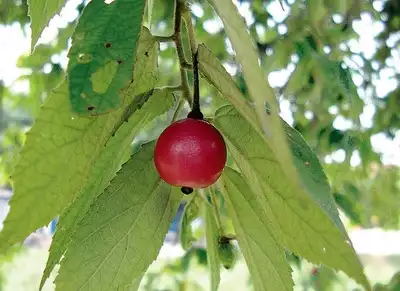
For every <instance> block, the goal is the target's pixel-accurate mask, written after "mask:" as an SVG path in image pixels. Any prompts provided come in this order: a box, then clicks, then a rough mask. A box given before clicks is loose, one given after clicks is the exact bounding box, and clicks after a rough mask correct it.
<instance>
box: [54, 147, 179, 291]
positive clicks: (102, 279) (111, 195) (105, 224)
mask: <svg viewBox="0 0 400 291" xmlns="http://www.w3.org/2000/svg"><path fill="white" fill-rule="evenodd" d="M154 144H155V143H154V142H151V143H148V144H146V145H144V146H143V147H142V149H141V150H140V151H139V152H137V153H136V154H135V155H133V156H132V158H131V159H130V160H129V161H128V162H127V163H125V164H124V165H123V166H122V169H121V170H120V171H119V172H118V174H117V176H116V177H115V178H114V179H113V180H112V181H111V184H110V186H108V187H107V188H106V190H105V191H104V192H103V193H102V194H101V195H100V196H98V197H97V198H96V200H95V201H94V203H93V204H92V205H91V207H90V210H89V211H88V212H87V213H86V215H85V216H84V218H83V219H82V221H81V222H80V223H79V225H78V228H77V232H76V233H75V235H74V237H73V238H72V241H71V243H70V245H69V246H68V251H67V253H66V255H65V258H64V259H63V260H62V261H61V268H60V271H59V275H58V277H57V279H56V288H57V289H56V290H60V291H65V290H98V291H101V290H107V291H108V290H136V289H137V287H138V286H139V283H140V280H141V278H142V276H143V274H144V273H145V271H146V270H147V268H148V267H149V265H150V264H151V263H152V261H153V260H155V259H156V257H157V255H158V252H159V250H160V248H161V246H162V244H163V242H164V238H165V234H166V233H167V231H168V228H169V226H170V223H171V222H172V220H173V218H174V215H175V213H176V210H177V209H178V206H179V203H180V200H181V198H182V194H181V193H180V189H179V188H172V187H171V186H169V185H167V184H166V183H165V182H164V181H162V180H161V178H160V177H159V175H158V173H157V171H156V169H155V167H154V161H153V152H154Z"/></svg>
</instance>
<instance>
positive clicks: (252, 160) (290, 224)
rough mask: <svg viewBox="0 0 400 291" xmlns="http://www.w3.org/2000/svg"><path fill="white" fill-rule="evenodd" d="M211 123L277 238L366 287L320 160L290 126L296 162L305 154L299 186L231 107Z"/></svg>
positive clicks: (257, 135)
mask: <svg viewBox="0 0 400 291" xmlns="http://www.w3.org/2000/svg"><path fill="white" fill-rule="evenodd" d="M214 123H215V125H216V126H217V128H219V130H220V131H221V132H222V133H223V135H224V136H225V140H226V142H227V145H228V148H229V150H230V153H231V155H232V157H233V158H234V160H235V162H236V164H237V166H238V167H239V169H240V170H241V172H242V174H243V176H244V178H245V179H246V180H247V183H248V185H249V187H250V188H251V189H252V191H253V192H254V193H257V195H258V203H259V204H260V205H261V206H262V207H263V209H264V211H265V213H266V215H268V221H269V223H270V227H271V230H272V231H273V232H274V234H275V235H276V237H277V239H278V241H279V242H280V243H281V244H282V245H283V246H285V247H286V248H288V249H289V250H290V251H293V252H295V253H297V254H299V255H300V256H302V257H303V258H305V259H307V260H309V261H310V262H312V263H315V264H320V263H323V264H326V265H328V266H330V267H332V268H335V269H339V270H342V271H344V272H345V273H347V274H348V275H349V276H350V277H352V278H354V279H355V280H356V281H357V282H359V283H360V284H363V285H364V286H365V288H366V289H367V290H370V286H369V283H368V281H367V279H366V278H365V275H364V274H363V270H362V266H361V264H360V262H359V260H358V257H357V255H356V253H355V252H354V250H353V248H352V246H351V243H350V241H349V240H348V237H347V235H346V234H345V233H344V230H343V226H342V224H341V223H340V220H339V218H337V210H335V209H333V208H332V205H331V201H332V197H331V194H330V192H329V187H328V186H327V185H324V184H325V183H326V178H325V176H324V174H323V173H321V171H322V169H321V167H320V165H319V163H317V162H315V161H313V160H310V157H311V155H312V153H311V151H310V150H307V148H304V145H302V144H301V142H300V143H299V141H298V139H296V138H293V134H294V131H293V132H292V133H291V134H290V135H289V142H290V144H291V147H292V151H293V154H294V156H295V159H294V161H295V164H296V166H297V167H299V165H300V164H301V163H302V162H301V161H302V159H303V158H304V157H305V159H304V161H305V162H304V164H303V167H302V168H299V170H300V172H301V169H303V171H305V173H304V174H302V176H301V177H302V182H303V184H302V186H301V187H300V188H299V187H296V188H295V187H294V186H293V184H291V183H288V178H287V177H286V176H285V174H284V172H283V169H282V168H281V166H280V165H279V163H278V162H277V160H276V157H275V156H274V154H273V153H272V152H271V151H270V149H269V148H268V145H267V144H265V143H264V141H263V139H262V137H261V136H260V135H259V134H258V133H257V132H256V131H255V130H254V129H253V128H252V127H251V126H250V124H248V123H247V122H246V120H244V119H243V118H242V117H241V116H240V114H239V113H238V112H237V111H236V110H234V109H233V107H232V106H224V107H222V108H220V109H219V110H218V111H217V113H216V117H215V119H214ZM238 129H240V130H238ZM291 135H292V136H291ZM304 150H305V152H303V151H304ZM307 151H309V153H308V157H307V156H306V155H305V154H307ZM315 160H316V158H315ZM308 167H309V169H308V170H307V168H308ZM307 176H308V177H307ZM326 191H328V192H326ZM334 221H335V222H336V225H335V223H334Z"/></svg>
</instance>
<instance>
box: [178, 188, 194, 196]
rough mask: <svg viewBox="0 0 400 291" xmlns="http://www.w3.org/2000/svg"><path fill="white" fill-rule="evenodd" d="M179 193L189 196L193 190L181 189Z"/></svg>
mask: <svg viewBox="0 0 400 291" xmlns="http://www.w3.org/2000/svg"><path fill="white" fill-rule="evenodd" d="M181 191H182V193H183V194H186V195H189V194H192V193H193V188H190V187H182V188H181Z"/></svg>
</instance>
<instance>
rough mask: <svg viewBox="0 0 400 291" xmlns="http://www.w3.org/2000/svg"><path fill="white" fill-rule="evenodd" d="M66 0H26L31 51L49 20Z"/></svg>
mask: <svg viewBox="0 0 400 291" xmlns="http://www.w3.org/2000/svg"><path fill="white" fill-rule="evenodd" d="M65 2H66V0H28V7H29V10H28V15H29V16H30V18H31V29H32V35H31V52H33V50H34V48H35V45H36V42H37V41H38V39H39V37H40V35H41V34H42V32H43V30H44V29H45V27H46V26H47V25H48V24H49V21H50V20H51V19H52V18H53V17H54V15H56V14H57V13H59V12H60V11H61V8H62V7H63V6H64V3H65Z"/></svg>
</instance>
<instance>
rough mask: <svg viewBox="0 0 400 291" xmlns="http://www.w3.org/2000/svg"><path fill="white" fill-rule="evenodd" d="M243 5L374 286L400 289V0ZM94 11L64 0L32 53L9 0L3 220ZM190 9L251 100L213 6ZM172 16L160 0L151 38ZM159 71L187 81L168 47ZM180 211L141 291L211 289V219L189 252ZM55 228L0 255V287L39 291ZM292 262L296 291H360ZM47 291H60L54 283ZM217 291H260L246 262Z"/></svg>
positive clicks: (3, 20)
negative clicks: (31, 132)
mask: <svg viewBox="0 0 400 291" xmlns="http://www.w3.org/2000/svg"><path fill="white" fill-rule="evenodd" d="M234 2H235V3H236V4H237V6H238V9H239V11H240V13H241V15H242V16H243V17H244V20H245V21H246V23H247V25H248V27H249V32H250V33H251V35H252V37H253V38H254V41H255V43H256V47H257V50H258V52H259V56H260V62H261V66H262V69H263V71H264V73H265V76H267V77H268V80H269V82H270V83H271V85H272V87H273V88H274V89H275V91H276V95H277V97H278V98H279V101H280V109H281V116H282V117H283V118H284V119H285V120H286V121H287V122H288V123H289V124H291V125H292V126H293V127H294V128H296V129H297V130H298V131H300V132H301V133H302V134H303V136H304V137H305V139H306V140H307V142H308V143H309V144H310V145H311V147H312V148H313V149H314V150H315V152H316V154H317V156H318V157H319V158H320V159H321V162H322V163H323V166H324V169H325V171H326V174H327V175H328V177H329V180H330V182H331V185H332V189H333V193H332V194H333V195H334V197H335V200H336V202H337V205H338V207H339V209H340V211H341V217H342V219H343V221H344V223H345V225H346V227H347V229H348V231H349V234H350V238H351V239H352V241H353V244H354V247H355V249H356V251H357V252H358V253H359V255H360V257H361V260H362V262H363V263H364V264H365V266H366V273H367V276H368V278H369V279H370V280H371V282H372V283H373V284H377V283H380V284H391V286H390V288H389V287H387V288H389V289H386V290H400V286H399V285H397V287H396V286H395V283H396V282H395V281H396V280H399V281H400V279H397V277H398V276H397V277H394V278H393V279H392V276H393V275H394V274H395V273H396V272H397V271H399V270H400V231H399V229H400V211H399V209H400V171H399V166H400V130H399V128H400V88H399V82H400V2H399V1H398V0H369V1H366V0H365V1H364V0H355V1H346V0H308V1H307V0H286V1H278V0H254V1H250V0H249V1H234ZM86 3H87V1H83V2H82V1H80V0H69V1H67V2H66V5H65V7H64V9H63V10H62V12H61V13H60V15H57V16H56V17H54V19H53V20H52V21H51V22H50V25H49V28H47V29H46V30H45V31H44V33H43V35H42V38H41V39H40V40H39V45H38V46H37V47H36V49H35V51H34V53H33V54H32V55H30V52H29V45H30V28H29V18H28V16H27V3H26V0H0V187H1V190H0V191H1V192H0V219H1V220H3V219H4V217H5V215H6V214H7V212H8V204H7V203H8V200H9V198H10V196H11V195H12V185H11V183H10V181H9V180H8V177H9V175H10V173H11V171H12V166H13V164H14V163H15V160H16V158H18V152H19V150H20V148H21V146H22V145H23V143H24V134H25V133H26V131H27V130H28V129H29V127H30V126H31V124H32V123H33V121H34V119H35V116H36V115H37V114H38V111H39V108H40V105H41V104H42V103H43V101H44V100H45V98H46V97H47V95H48V93H49V92H50V91H51V90H52V88H54V87H55V86H57V84H58V83H59V82H60V81H61V79H62V78H63V75H64V70H65V68H66V65H67V61H68V60H67V57H66V55H67V49H68V47H69V45H70V40H69V37H70V36H71V34H72V32H73V29H74V26H75V24H76V20H77V17H78V16H79V14H80V13H81V11H82V9H83V7H84V6H85V5H86ZM191 9H192V12H193V20H194V22H195V28H196V36H197V38H198V41H199V42H203V43H205V44H206V45H207V46H208V47H209V48H210V49H211V50H212V51H213V53H214V55H216V56H217V57H218V58H219V59H220V60H221V61H222V62H223V64H224V66H225V68H226V69H227V70H228V72H229V73H230V74H231V75H232V76H233V78H234V79H235V80H236V82H237V84H238V86H239V87H240V89H241V90H242V92H243V94H244V95H246V94H247V88H246V84H245V83H244V80H243V78H242V76H241V73H240V68H238V66H237V65H236V63H235V57H234V53H233V51H232V48H231V46H230V43H229V41H228V40H227V38H226V35H225V32H224V30H223V27H222V23H221V21H220V20H219V19H218V17H217V16H216V14H215V12H214V11H213V10H212V8H211V7H210V6H209V4H208V2H207V1H191ZM172 13H173V1H172V0H155V8H154V11H153V17H152V21H151V30H152V32H153V34H158V35H167V34H170V33H171V32H172ZM146 23H147V22H146ZM146 23H145V24H146ZM146 25H147V26H149V24H148V23H147V24H146ZM185 41H186V47H187V40H186V39H185ZM159 70H160V80H159V84H160V85H167V84H168V85H175V84H177V83H178V82H179V73H178V70H179V66H178V63H177V60H176V57H175V52H174V49H173V47H172V44H165V43H163V44H161V46H160V58H159ZM201 96H202V100H201V101H202V103H203V108H204V109H203V110H204V113H205V115H206V116H212V114H213V112H214V111H215V109H216V108H218V107H219V106H220V105H221V104H223V102H224V101H223V100H222V99H221V98H220V97H219V96H218V94H217V92H215V91H214V90H213V89H212V88H211V87H209V86H208V85H207V83H206V82H204V81H202V82H201ZM169 114H170V113H169ZM184 114H185V112H183V113H182V116H183V115H184ZM169 117H170V116H162V117H160V118H158V119H157V120H155V121H154V122H153V123H152V125H151V126H150V127H149V128H147V129H146V130H145V131H143V132H142V133H141V134H140V135H139V136H138V137H137V138H136V140H135V141H136V143H134V145H137V144H139V143H140V142H142V141H145V140H150V139H153V138H156V137H157V135H158V134H159V133H160V132H161V130H162V129H163V128H164V127H165V126H166V123H165V121H166V119H167V118H169ZM182 209H183V207H181V210H182ZM32 211H34V209H32ZM181 213H182V211H180V212H179V213H178V215H177V217H176V219H175V221H174V223H173V225H172V226H171V229H170V233H169V235H168V237H167V239H166V243H165V246H164V248H163V249H162V251H161V254H160V258H159V260H158V261H157V262H156V263H155V264H154V265H153V266H152V267H151V268H150V270H149V272H148V274H147V276H146V278H145V280H144V282H143V284H142V288H143V290H154V291H155V290H157V291H166V290H182V291H183V290H209V287H208V286H209V284H208V273H207V260H206V253H205V250H204V238H203V236H204V235H203V229H202V221H201V219H197V220H195V221H194V222H193V227H194V234H195V236H196V238H197V239H198V243H197V244H196V246H195V247H193V248H192V249H191V250H190V251H189V252H187V253H186V252H184V251H183V250H182V248H181V247H180V245H179V239H178V237H179V221H180V214H181ZM222 213H224V211H222ZM225 213H226V211H225ZM225 215H226V214H225ZM54 227H55V221H53V222H52V223H51V224H50V225H49V227H47V228H43V229H41V230H39V231H38V232H37V233H35V234H32V236H31V237H29V238H28V239H27V241H26V242H25V243H24V246H23V248H22V249H21V250H19V249H16V250H15V251H14V252H12V253H10V254H7V256H3V257H1V258H0V264H1V267H0V273H1V275H0V290H10V291H18V290H24V291H30V290H37V286H38V283H39V280H40V276H41V272H42V270H43V269H44V266H45V261H46V258H47V248H48V246H49V244H50V242H51V235H52V233H53V232H54ZM288 259H290V260H291V262H292V265H293V269H294V273H293V277H294V280H295V282H296V289H295V290H358V289H357V286H356V285H355V284H354V283H353V282H352V281H351V280H349V279H347V278H346V276H345V275H343V274H342V273H338V274H335V273H334V272H333V271H332V270H330V269H328V268H325V267H323V266H312V265H310V264H309V263H307V262H306V261H304V260H301V259H300V258H298V257H295V256H292V255H290V254H288ZM390 280H392V281H391V283H390ZM379 288H385V287H383V286H380V285H376V286H375V289H376V290H385V289H379ZM396 288H398V289H396ZM45 290H53V286H52V284H51V282H48V283H47V285H46V286H45ZM220 290H251V282H250V281H249V275H248V271H247V269H246V266H245V265H244V263H243V259H242V258H239V260H238V262H237V264H236V265H235V267H234V268H233V269H231V270H226V271H223V273H222V284H221V287H220Z"/></svg>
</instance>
